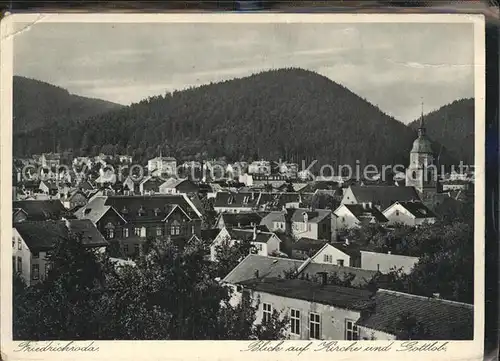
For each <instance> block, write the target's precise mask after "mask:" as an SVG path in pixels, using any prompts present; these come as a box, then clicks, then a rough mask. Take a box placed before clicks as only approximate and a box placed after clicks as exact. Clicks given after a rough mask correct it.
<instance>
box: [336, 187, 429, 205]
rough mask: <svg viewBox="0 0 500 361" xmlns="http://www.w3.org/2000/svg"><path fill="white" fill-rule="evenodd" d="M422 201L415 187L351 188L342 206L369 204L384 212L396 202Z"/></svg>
mask: <svg viewBox="0 0 500 361" xmlns="http://www.w3.org/2000/svg"><path fill="white" fill-rule="evenodd" d="M398 201H399V202H411V201H420V198H419V195H418V193H417V191H416V189H415V187H399V186H354V185H352V186H350V187H349V188H347V189H346V191H345V193H344V196H343V197H342V201H341V204H363V203H366V204H369V203H370V202H371V203H372V205H373V206H375V207H376V208H378V209H379V210H380V211H383V210H384V209H386V208H387V207H389V206H390V205H391V204H393V203H395V202H398Z"/></svg>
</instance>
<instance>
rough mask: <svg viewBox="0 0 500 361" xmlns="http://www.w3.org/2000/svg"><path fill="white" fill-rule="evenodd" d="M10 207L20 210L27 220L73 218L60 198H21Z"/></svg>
mask: <svg viewBox="0 0 500 361" xmlns="http://www.w3.org/2000/svg"><path fill="white" fill-rule="evenodd" d="M12 208H13V209H17V210H18V211H19V210H22V211H23V213H24V214H25V215H26V216H23V220H27V221H46V220H61V219H62V218H74V217H72V215H71V213H69V212H68V210H67V209H66V208H65V207H64V206H63V204H62V203H61V201H60V200H58V199H57V200H23V201H14V202H12Z"/></svg>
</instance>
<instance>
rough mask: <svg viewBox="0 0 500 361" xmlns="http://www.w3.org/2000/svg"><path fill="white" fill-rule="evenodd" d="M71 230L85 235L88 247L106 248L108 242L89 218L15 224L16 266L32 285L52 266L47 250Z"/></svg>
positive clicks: (13, 235)
mask: <svg viewBox="0 0 500 361" xmlns="http://www.w3.org/2000/svg"><path fill="white" fill-rule="evenodd" d="M69 232H72V233H75V234H79V235H81V236H82V242H83V244H84V245H85V246H87V247H92V248H98V249H100V250H101V251H104V249H105V247H107V246H108V242H107V241H106V240H105V239H104V238H103V237H102V235H101V233H99V231H98V230H97V228H96V227H95V226H94V225H93V224H92V222H90V221H89V220H80V219H71V220H61V221H25V222H21V223H16V224H14V228H13V233H12V266H13V270H14V271H15V272H18V273H19V274H21V275H22V277H23V278H24V280H25V281H26V283H27V284H28V285H32V284H35V283H37V282H40V281H42V280H44V279H45V277H46V276H47V273H48V271H49V268H50V264H49V262H48V260H47V258H46V257H47V253H48V252H50V251H51V250H52V249H53V247H54V243H55V242H56V241H57V240H58V239H60V238H64V237H68V236H69Z"/></svg>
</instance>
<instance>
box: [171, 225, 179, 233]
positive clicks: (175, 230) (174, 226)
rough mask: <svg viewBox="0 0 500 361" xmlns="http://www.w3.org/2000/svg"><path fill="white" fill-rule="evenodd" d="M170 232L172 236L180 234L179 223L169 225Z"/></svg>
mask: <svg viewBox="0 0 500 361" xmlns="http://www.w3.org/2000/svg"><path fill="white" fill-rule="evenodd" d="M170 234H171V235H172V236H178V235H179V234H181V226H179V225H173V226H171V227H170Z"/></svg>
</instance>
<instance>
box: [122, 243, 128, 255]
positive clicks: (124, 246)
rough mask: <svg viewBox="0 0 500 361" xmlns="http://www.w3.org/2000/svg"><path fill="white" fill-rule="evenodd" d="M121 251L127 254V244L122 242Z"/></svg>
mask: <svg viewBox="0 0 500 361" xmlns="http://www.w3.org/2000/svg"><path fill="white" fill-rule="evenodd" d="M123 252H124V253H125V254H128V244H124V245H123Z"/></svg>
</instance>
